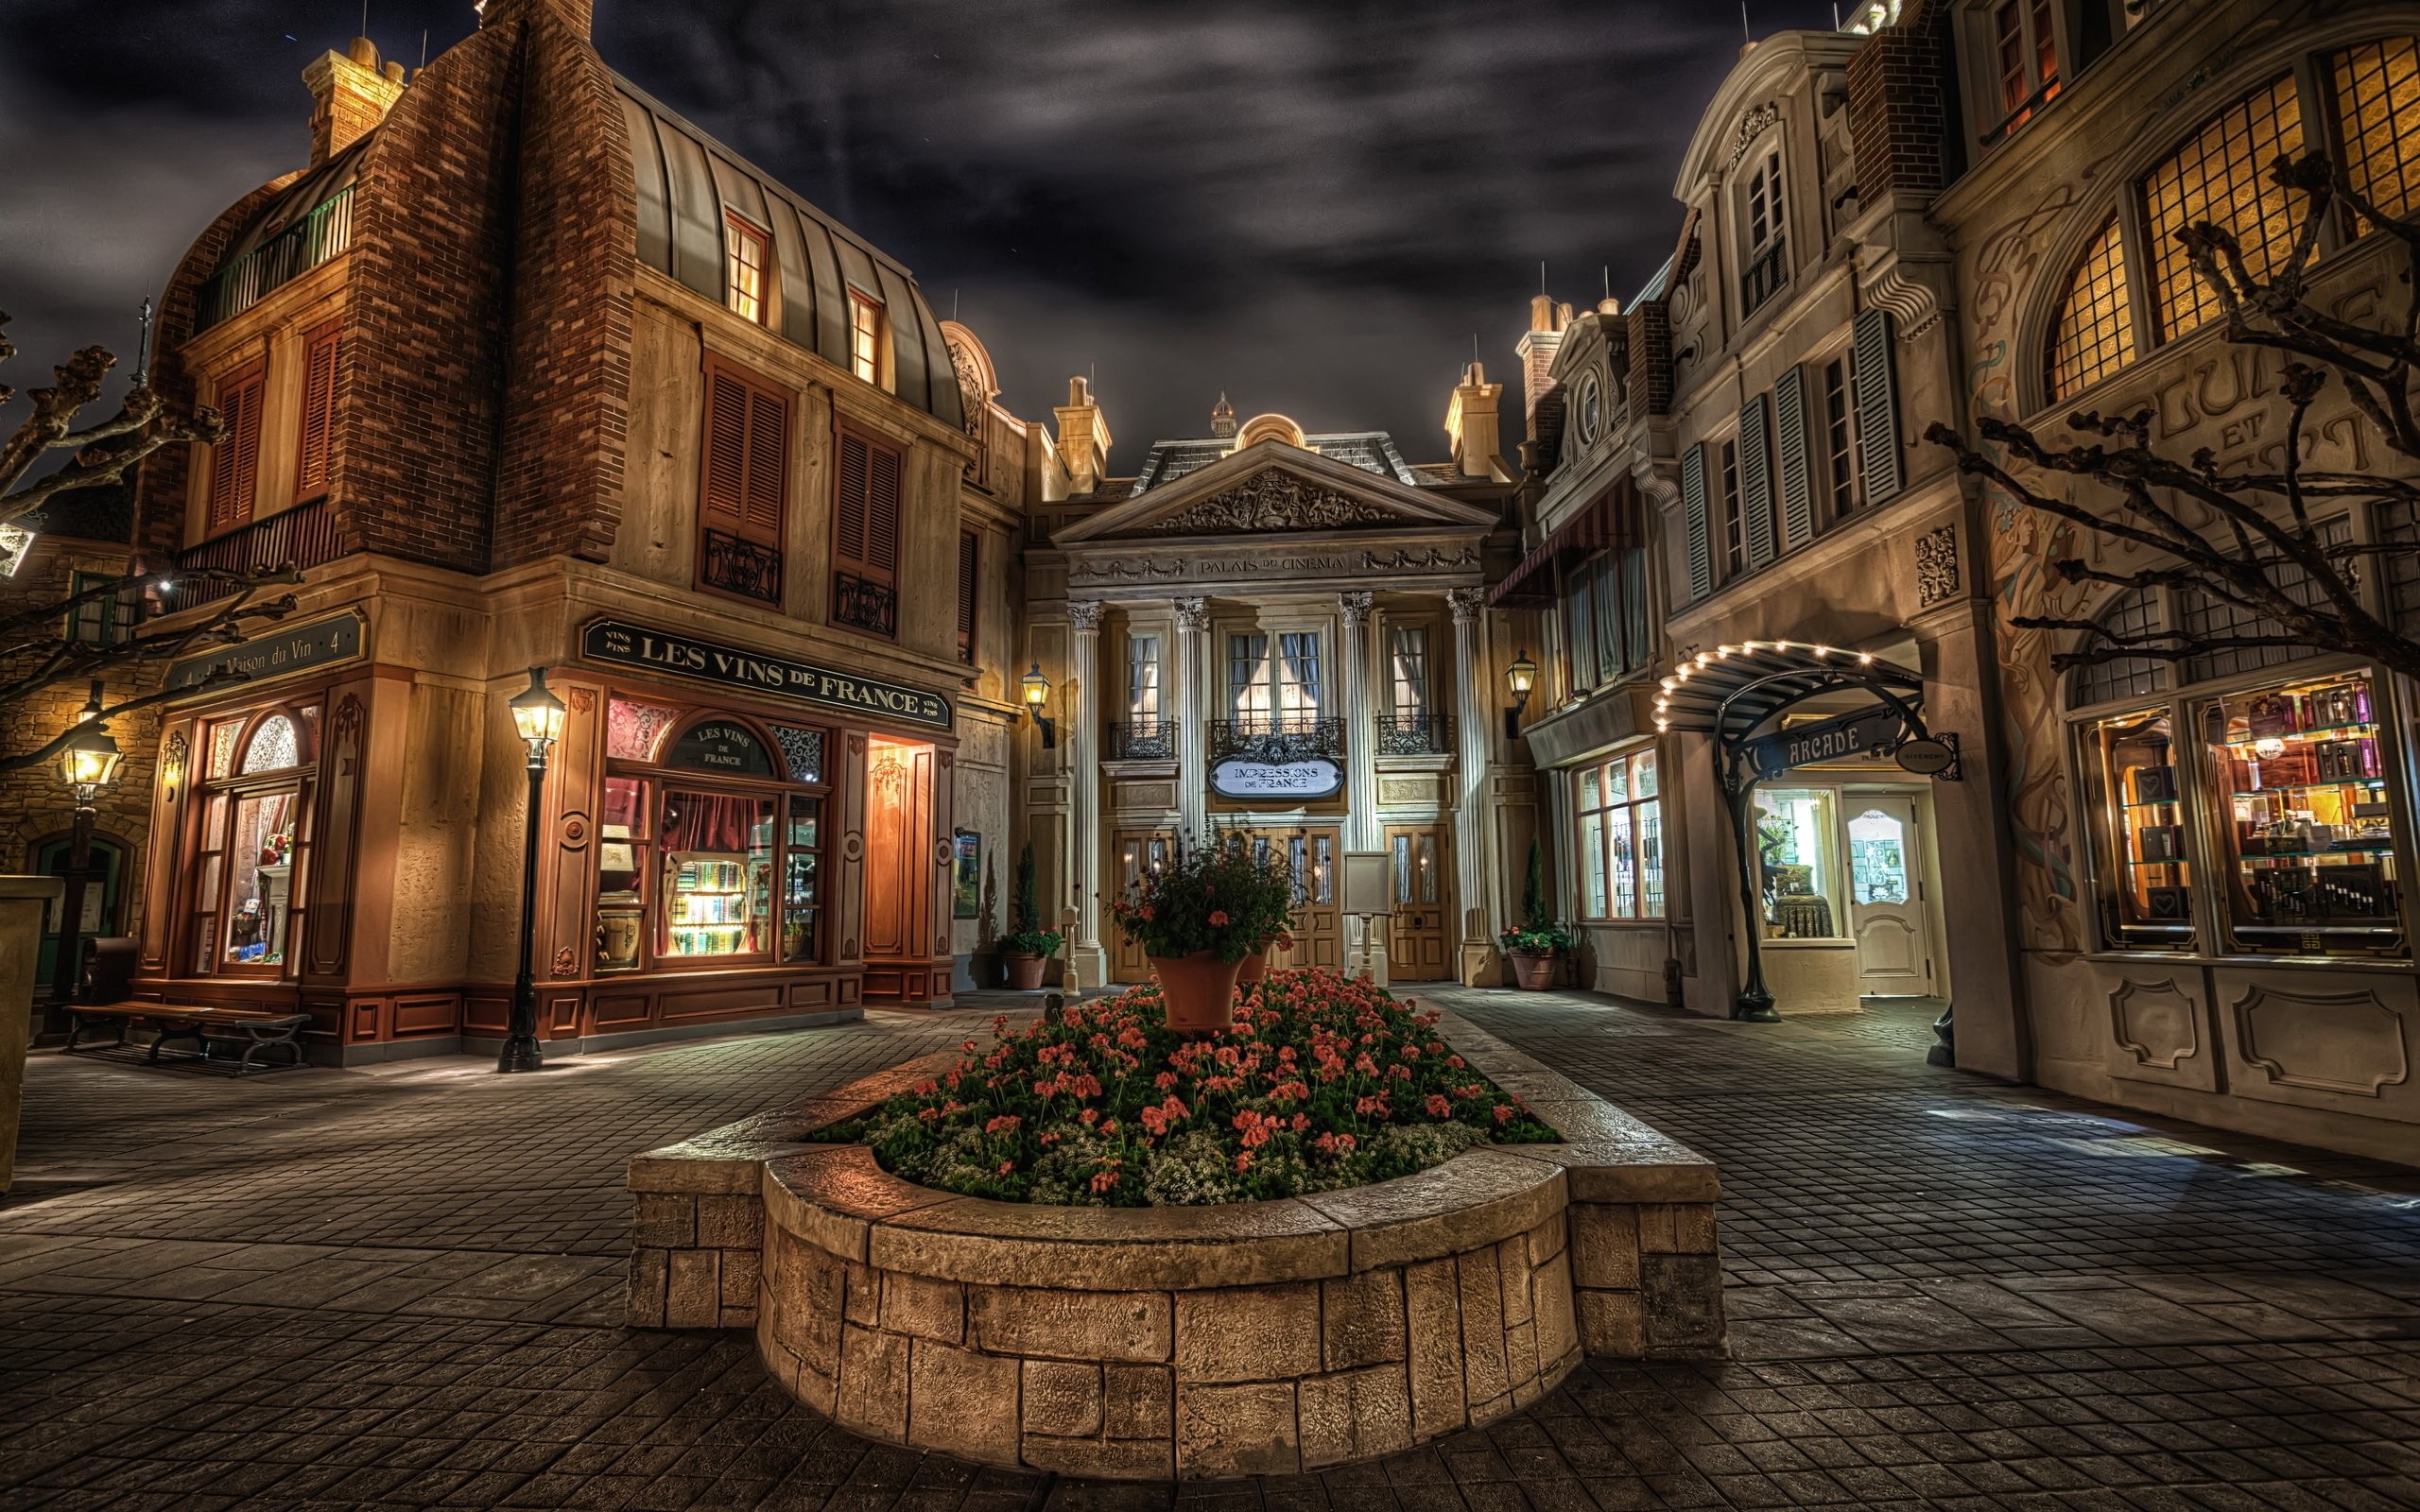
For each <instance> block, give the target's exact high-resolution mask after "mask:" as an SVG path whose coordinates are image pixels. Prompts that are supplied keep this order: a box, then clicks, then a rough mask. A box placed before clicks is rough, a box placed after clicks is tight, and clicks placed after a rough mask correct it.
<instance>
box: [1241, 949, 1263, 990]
mask: <svg viewBox="0 0 2420 1512" xmlns="http://www.w3.org/2000/svg"><path fill="white" fill-rule="evenodd" d="M1268 974H1269V956H1268V954H1267V953H1266V952H1263V951H1254V952H1253V953H1252V954H1250V955H1247V956H1245V957H1244V958H1243V959H1242V960H1240V961H1237V962H1236V986H1237V987H1250V986H1252V985H1253V983H1254V982H1257V981H1259V980H1260V979H1261V978H1263V977H1265V976H1267V975H1268Z"/></svg>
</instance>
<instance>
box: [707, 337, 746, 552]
mask: <svg viewBox="0 0 2420 1512" xmlns="http://www.w3.org/2000/svg"><path fill="white" fill-rule="evenodd" d="M747 495H748V386H747V385H746V384H744V383H742V382H740V380H739V379H738V378H737V377H736V376H735V375H734V374H732V373H728V372H725V371H723V370H721V369H707V372H706V472H705V482H704V485H703V487H702V489H701V490H700V493H699V496H698V500H699V510H698V512H699V514H700V517H701V518H702V519H703V520H704V522H705V524H708V525H710V526H713V527H715V528H717V529H722V530H729V531H732V532H734V533H736V532H737V531H738V529H739V524H740V519H741V516H742V514H743V513H744V510H743V508H742V504H741V501H742V500H744V499H745V498H746V497H747Z"/></svg>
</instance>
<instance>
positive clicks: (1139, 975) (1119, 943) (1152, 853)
mask: <svg viewBox="0 0 2420 1512" xmlns="http://www.w3.org/2000/svg"><path fill="white" fill-rule="evenodd" d="M1175 854H1176V835H1175V834H1174V833H1171V832H1169V831H1167V830H1121V831H1119V832H1118V833H1117V850H1116V860H1117V890H1118V893H1119V894H1120V895H1121V896H1122V895H1123V894H1124V893H1125V892H1126V890H1127V889H1128V888H1130V887H1132V886H1133V885H1134V884H1136V883H1137V882H1140V881H1142V880H1143V879H1144V878H1145V877H1147V876H1149V875H1150V874H1151V873H1152V872H1154V871H1156V870H1158V869H1159V868H1162V867H1165V866H1167V864H1168V862H1169V861H1170V860H1171V859H1172V858H1173V857H1174V856H1175ZM1102 922H1103V923H1104V924H1107V925H1108V928H1109V932H1110V934H1111V935H1112V936H1114V937H1113V938H1112V939H1111V941H1110V959H1109V979H1110V980H1111V981H1113V982H1148V981H1150V979H1151V963H1150V958H1149V957H1147V956H1146V955H1144V954H1143V947H1142V946H1140V945H1137V944H1134V943H1133V942H1132V941H1130V940H1129V939H1127V937H1126V934H1125V932H1124V931H1123V930H1120V929H1119V928H1117V926H1116V925H1115V924H1114V923H1109V921H1108V919H1106V918H1104V919H1103V920H1102Z"/></svg>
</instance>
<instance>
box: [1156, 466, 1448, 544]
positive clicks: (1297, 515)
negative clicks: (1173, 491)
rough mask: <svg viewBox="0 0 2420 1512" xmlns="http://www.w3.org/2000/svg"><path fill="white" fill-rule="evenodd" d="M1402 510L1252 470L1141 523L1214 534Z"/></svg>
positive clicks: (1355, 520)
mask: <svg viewBox="0 0 2420 1512" xmlns="http://www.w3.org/2000/svg"><path fill="white" fill-rule="evenodd" d="M1402 520H1403V516H1401V515H1399V514H1396V513H1395V512H1393V511H1392V510H1391V509H1382V508H1380V507H1378V506H1376V505H1374V504H1366V503H1364V502H1362V501H1361V500H1359V499H1355V498H1351V497H1348V496H1347V495H1345V494H1341V493H1339V492H1337V491H1336V490H1334V489H1329V488H1322V486H1320V485H1319V484H1317V483H1311V482H1306V481H1305V480H1304V479H1302V478H1299V477H1296V476H1294V475H1293V474H1292V473H1290V472H1278V471H1275V470H1273V469H1272V470H1271V471H1269V472H1255V473H1253V475H1252V476H1251V477H1249V478H1246V479H1245V480H1244V481H1243V482H1241V483H1238V484H1236V486H1235V487H1234V488H1232V489H1229V490H1226V491H1224V492H1222V493H1214V494H1212V495H1211V496H1210V497H1209V498H1206V499H1204V500H1202V501H1201V503H1199V504H1194V505H1188V506H1187V507H1184V508H1183V509H1180V510H1178V511H1177V512H1176V513H1174V514H1171V515H1166V516H1163V517H1162V518H1160V519H1157V520H1154V521H1152V522H1150V524H1147V525H1145V526H1144V527H1143V528H1144V529H1145V531H1146V532H1148V533H1149V534H1151V535H1155V536H1215V535H1227V534H1243V533H1269V532H1275V531H1287V530H1333V529H1336V528H1337V527H1339V526H1340V525H1371V524H1399V523H1401V522H1402Z"/></svg>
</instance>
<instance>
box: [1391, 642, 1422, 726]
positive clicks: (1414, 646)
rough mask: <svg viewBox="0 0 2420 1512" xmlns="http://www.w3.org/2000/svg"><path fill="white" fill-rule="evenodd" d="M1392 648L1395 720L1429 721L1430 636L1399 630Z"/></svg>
mask: <svg viewBox="0 0 2420 1512" xmlns="http://www.w3.org/2000/svg"><path fill="white" fill-rule="evenodd" d="M1389 644H1390V647H1391V652H1392V656H1393V659H1394V678H1395V715H1396V717H1397V718H1399V719H1405V720H1422V719H1426V718H1427V717H1428V632H1427V631H1426V630H1424V629H1422V628H1420V627H1417V626H1408V625H1407V626H1397V627H1395V630H1394V633H1393V634H1392V636H1390V637H1389Z"/></svg>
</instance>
